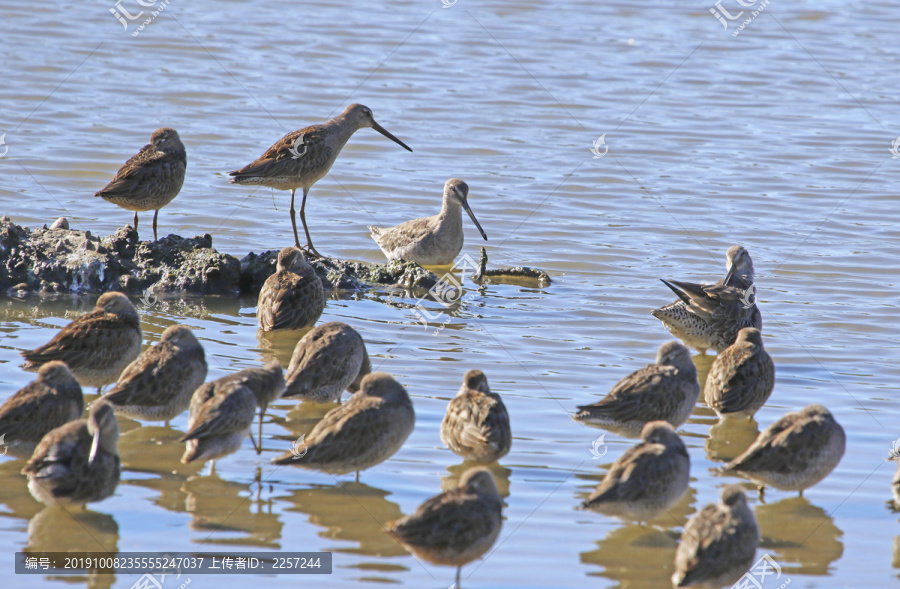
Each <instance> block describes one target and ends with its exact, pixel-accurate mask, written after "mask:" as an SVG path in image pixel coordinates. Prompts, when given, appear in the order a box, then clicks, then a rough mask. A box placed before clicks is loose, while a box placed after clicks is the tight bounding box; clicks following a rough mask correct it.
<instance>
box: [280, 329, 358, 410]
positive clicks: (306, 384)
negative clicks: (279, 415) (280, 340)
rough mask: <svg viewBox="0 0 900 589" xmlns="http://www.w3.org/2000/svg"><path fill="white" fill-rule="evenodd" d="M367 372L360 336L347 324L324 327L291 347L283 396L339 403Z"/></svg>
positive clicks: (305, 336)
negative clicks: (292, 348)
mask: <svg viewBox="0 0 900 589" xmlns="http://www.w3.org/2000/svg"><path fill="white" fill-rule="evenodd" d="M370 372H372V362H371V361H370V360H369V354H368V352H366V344H365V342H364V341H363V338H362V336H361V335H359V333H358V332H357V331H356V330H355V329H353V328H352V327H350V326H349V325H347V324H346V323H341V322H339V321H332V322H330V323H323V324H322V325H320V326H318V327H316V328H315V329H312V330H311V331H309V332H308V333H307V334H306V335H304V336H303V338H301V339H300V341H299V342H297V345H296V346H295V347H294V353H293V355H292V356H291V363H290V364H289V365H288V371H287V385H286V388H285V391H284V395H282V396H283V397H284V398H294V397H299V398H301V399H303V400H306V401H313V402H315V403H328V402H332V401H340V400H341V395H342V394H343V392H344V391H345V390H349V391H350V392H352V393H355V392H356V391H358V390H359V385H360V383H361V382H362V379H363V377H364V376H365V375H367V374H369V373H370Z"/></svg>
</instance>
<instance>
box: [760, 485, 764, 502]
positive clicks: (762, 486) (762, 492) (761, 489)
mask: <svg viewBox="0 0 900 589" xmlns="http://www.w3.org/2000/svg"><path fill="white" fill-rule="evenodd" d="M759 502H760V503H765V502H766V487H765V485H760V486H759Z"/></svg>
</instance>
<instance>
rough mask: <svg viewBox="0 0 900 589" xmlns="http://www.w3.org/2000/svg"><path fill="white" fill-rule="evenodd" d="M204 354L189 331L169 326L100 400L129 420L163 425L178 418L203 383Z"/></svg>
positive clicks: (187, 328)
mask: <svg viewBox="0 0 900 589" xmlns="http://www.w3.org/2000/svg"><path fill="white" fill-rule="evenodd" d="M206 369H207V367H206V354H205V353H204V351H203V346H202V345H200V342H198V341H197V338H196V337H194V332H193V331H191V328H189V327H185V326H184V325H170V326H169V327H167V328H166V330H165V331H164V332H163V333H162V337H160V339H159V343H158V344H156V345H155V346H151V347H149V348H147V350H146V351H144V353H143V354H141V355H140V356H138V359H137V360H135V361H134V362H132V363H131V364H129V365H128V367H127V368H125V370H124V371H123V372H122V376H120V377H119V380H118V382H116V384H115V386H113V388H112V389H110V390H109V391H108V392H107V393H106V394H105V395H104V396H103V398H104V399H106V400H107V401H108V402H110V403H112V404H113V406H114V407H115V409H116V413H118V414H119V415H124V416H125V417H128V418H130V419H146V420H149V421H165V422H166V426H168V424H169V420H171V419H173V418H175V417H178V416H179V415H181V414H182V413H183V412H184V411H185V410H186V409H187V408H188V406H190V404H191V395H192V394H193V393H194V391H195V390H196V389H197V387H199V386H200V385H202V384H203V381H204V380H206Z"/></svg>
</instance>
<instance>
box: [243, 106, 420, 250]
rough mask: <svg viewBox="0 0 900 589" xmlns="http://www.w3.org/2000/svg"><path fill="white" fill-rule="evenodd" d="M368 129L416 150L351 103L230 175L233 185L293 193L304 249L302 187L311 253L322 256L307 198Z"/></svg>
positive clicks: (293, 220)
mask: <svg viewBox="0 0 900 589" xmlns="http://www.w3.org/2000/svg"><path fill="white" fill-rule="evenodd" d="M364 127H372V128H373V129H375V130H376V131H378V132H379V133H381V134H382V135H384V136H385V137H387V138H388V139H390V140H392V141H394V142H395V143H397V144H398V145H400V146H401V147H403V148H404V149H406V150H407V151H412V150H411V149H410V148H409V147H407V145H406V144H405V143H403V142H402V141H400V140H399V139H397V138H396V137H394V136H393V135H391V134H390V133H389V132H388V131H387V130H386V129H385V128H384V127H382V126H381V125H379V124H378V123H376V122H375V118H374V116H373V115H372V110H371V109H370V108H369V107H367V106H364V105H362V104H351V105H350V106H348V107H347V108H346V109H344V112H342V113H341V114H339V115H338V116H336V117H334V118H333V119H329V120H327V121H325V122H324V123H322V124H319V125H311V126H309V127H304V128H303V129H299V130H297V131H292V132H290V133H288V134H287V135H285V136H284V137H282V138H281V139H279V140H278V141H276V142H275V144H274V145H272V146H271V147H270V148H269V149H267V150H266V151H265V153H263V154H262V155H261V156H260V157H258V158H257V159H256V160H254V161H253V162H251V163H249V164H247V165H246V166H244V167H243V168H241V169H240V170H235V171H233V172H229V173H228V175H229V176H231V177H232V178H231V183H233V184H249V185H257V186H268V187H271V188H275V189H277V190H290V191H291V208H290V213H291V225H292V227H293V230H294V242H295V245H296V246H297V247H300V239H299V237H298V236H297V220H296V216H295V212H294V193H295V192H296V190H297V189H298V188H302V189H303V202H302V204H301V205H300V220H301V221H302V223H303V230H304V232H305V233H306V246H307V247H308V248H309V251H310V252H311V253H313V254H316V255H318V252H316V250H315V248H314V247H313V245H312V240H311V239H310V236H309V228H308V227H307V224H306V197H307V195H308V194H309V190H310V188H311V187H312V185H313V184H315V183H316V182H318V181H319V180H321V179H322V178H323V177H325V175H326V174H327V173H328V170H330V169H331V166H332V164H334V161H335V160H336V159H337V156H338V154H340V152H341V149H343V148H344V145H346V143H347V141H348V140H349V139H350V137H351V136H352V135H353V134H354V133H355V132H356V131H358V130H359V129H362V128H364Z"/></svg>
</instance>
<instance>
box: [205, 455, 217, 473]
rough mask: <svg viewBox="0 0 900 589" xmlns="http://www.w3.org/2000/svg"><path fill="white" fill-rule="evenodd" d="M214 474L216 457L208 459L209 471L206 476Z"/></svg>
mask: <svg viewBox="0 0 900 589" xmlns="http://www.w3.org/2000/svg"><path fill="white" fill-rule="evenodd" d="M214 474H216V459H215V458H213V459H212V460H210V461H209V472H208V473H207V474H206V476H210V477H211V476H213V475H214Z"/></svg>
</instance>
